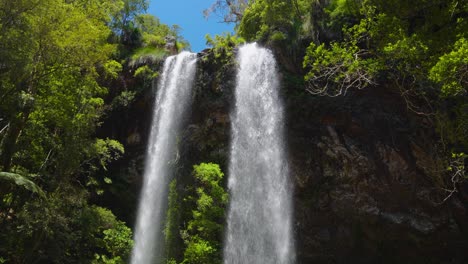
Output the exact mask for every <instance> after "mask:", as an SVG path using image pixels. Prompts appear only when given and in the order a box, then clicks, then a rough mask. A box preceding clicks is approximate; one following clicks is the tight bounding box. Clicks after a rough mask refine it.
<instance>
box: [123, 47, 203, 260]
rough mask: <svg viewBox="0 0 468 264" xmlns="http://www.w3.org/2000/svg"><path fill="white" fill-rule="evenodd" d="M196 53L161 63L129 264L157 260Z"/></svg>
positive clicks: (188, 99) (159, 253)
mask: <svg viewBox="0 0 468 264" xmlns="http://www.w3.org/2000/svg"><path fill="white" fill-rule="evenodd" d="M195 67H196V54H193V53H189V52H182V53H181V54H179V55H177V56H171V57H169V58H167V59H166V62H165V63H164V70H163V73H162V75H161V77H160V80H159V84H158V94H157V96H156V101H155V106H154V112H153V122H152V124H151V133H150V139H149V145H148V150H147V154H146V167H145V175H144V182H143V187H142V190H141V195H140V204H139V208H138V216H137V223H136V228H135V237H134V239H135V246H134V247H133V251H132V260H131V263H132V264H153V263H154V262H156V263H160V261H161V260H160V259H161V256H160V255H161V251H162V248H163V247H162V245H161V243H162V239H161V237H162V230H161V229H162V223H161V222H162V221H161V220H162V218H163V216H164V209H165V208H166V205H165V201H167V197H166V194H167V188H168V183H169V179H170V176H171V168H170V165H169V163H170V161H171V160H172V159H173V158H174V154H175V150H176V140H177V138H176V136H177V134H178V131H179V129H180V125H181V120H182V119H183V117H184V116H183V115H184V112H186V109H187V108H188V105H189V101H190V97H191V94H192V92H191V88H192V87H191V86H192V82H193V79H194V75H195Z"/></svg>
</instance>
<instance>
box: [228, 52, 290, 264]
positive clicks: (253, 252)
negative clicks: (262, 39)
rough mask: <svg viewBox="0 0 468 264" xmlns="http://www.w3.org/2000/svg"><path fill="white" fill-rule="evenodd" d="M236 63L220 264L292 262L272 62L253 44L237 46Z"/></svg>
mask: <svg viewBox="0 0 468 264" xmlns="http://www.w3.org/2000/svg"><path fill="white" fill-rule="evenodd" d="M237 60H238V64H239V67H240V68H239V70H238V74H237V87H236V92H235V107H234V110H233V112H232V135H231V150H230V151H231V153H230V164H229V180H228V187H229V192H230V205H229V211H228V215H227V231H226V237H225V246H224V252H223V254H224V263H225V264H234V263H239V264H245V263H255V264H257V263H262V264H285V263H287V264H289V263H294V262H295V252H294V245H293V238H292V227H291V225H292V202H291V198H292V197H291V196H292V188H291V184H290V182H289V175H288V174H289V172H288V165H287V160H286V154H285V150H284V149H285V147H284V144H283V142H284V141H285V139H284V135H283V134H284V133H283V130H284V128H283V126H284V117H283V106H282V104H281V101H280V99H279V92H278V89H279V80H278V79H279V78H278V73H277V69H276V62H275V59H274V57H273V54H272V53H271V51H269V50H267V49H264V48H260V47H258V45H257V44H256V43H253V44H248V45H244V46H242V47H241V48H240V50H239V54H238V56H237Z"/></svg>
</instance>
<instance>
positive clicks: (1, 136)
mask: <svg viewBox="0 0 468 264" xmlns="http://www.w3.org/2000/svg"><path fill="white" fill-rule="evenodd" d="M147 7H148V2H147V1H146V0H120V1H114V0H91V1H90V0H86V1H84V0H73V1H65V0H18V1H7V0H1V1H0V160H1V161H0V182H1V183H0V226H1V228H2V234H1V235H0V241H1V243H0V244H1V246H0V263H91V262H93V263H125V262H126V261H127V259H128V256H129V253H130V250H131V247H132V243H133V242H132V232H131V229H130V228H129V227H128V226H127V225H126V223H124V222H122V221H120V220H118V219H117V218H116V216H115V215H114V214H113V213H112V212H111V211H110V210H109V209H106V208H104V207H103V205H102V204H101V206H98V205H95V204H93V203H92V202H91V201H92V200H97V199H96V197H99V196H100V195H103V193H105V192H106V191H108V190H109V189H110V188H112V185H113V181H118V180H119V179H116V178H115V175H110V174H108V173H107V168H108V165H109V164H110V163H111V162H112V161H114V160H117V159H118V158H120V157H121V156H122V155H123V154H124V152H125V149H124V146H123V145H122V144H121V143H120V142H118V141H116V140H114V139H109V138H107V137H104V138H99V137H98V136H97V133H96V131H97V129H99V126H100V124H101V122H102V121H101V120H102V117H103V116H104V115H110V114H111V113H113V112H115V111H120V109H121V108H122V107H125V106H126V105H128V104H129V103H130V102H131V101H132V100H133V99H134V98H135V97H137V96H138V95H139V93H141V92H142V90H144V89H146V88H148V86H149V84H150V83H151V82H150V81H151V80H150V81H148V79H151V78H153V77H154V76H155V75H156V74H157V72H156V68H154V66H152V67H150V66H148V65H147V64H146V63H147V62H148V61H151V62H157V61H161V60H163V59H164V57H165V56H167V54H169V53H170V52H176V51H177V49H178V48H182V47H184V46H186V45H187V43H186V42H185V41H184V40H183V39H181V38H180V37H179V36H178V32H177V31H178V28H177V27H169V26H167V25H164V24H161V23H160V22H159V21H158V19H157V18H155V17H153V16H151V15H147V14H143V13H144V12H145V10H146V8H147ZM168 45H172V50H171V49H169V48H166V49H165V46H168ZM126 82H132V83H133V84H134V85H133V86H132V87H128V86H127V85H126ZM93 197H94V198H93ZM104 206H105V205H104Z"/></svg>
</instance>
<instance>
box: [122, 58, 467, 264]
mask: <svg viewBox="0 0 468 264" xmlns="http://www.w3.org/2000/svg"><path fill="white" fill-rule="evenodd" d="M235 75H236V68H235V64H219V63H216V60H215V59H214V56H213V54H211V53H210V52H207V53H203V54H200V60H199V66H198V71H197V79H196V83H195V87H194V89H195V93H194V98H193V104H192V109H191V114H190V116H189V117H187V120H186V126H185V130H184V133H183V135H181V136H180V143H179V144H180V146H181V149H180V152H179V155H178V157H177V159H176V162H175V164H176V169H177V175H176V177H177V178H179V179H182V180H183V181H186V182H190V181H191V179H190V177H191V176H190V175H191V174H190V171H191V169H192V165H194V164H197V163H200V162H216V163H219V164H220V165H221V167H222V169H223V171H224V172H225V173H226V175H227V174H228V171H227V166H228V164H227V162H228V154H229V139H230V135H229V132H230V120H229V114H230V110H231V104H232V102H233V89H234V87H235ZM282 77H283V78H282V79H283V87H282V94H283V96H284V102H285V105H286V114H287V125H286V127H287V137H288V143H287V144H288V145H289V148H288V149H289V158H290V159H289V160H290V167H291V177H292V180H293V182H294V184H295V191H294V205H295V208H294V211H295V216H294V219H295V222H294V230H295V237H296V247H297V254H298V263H463V261H464V260H466V259H468V239H467V233H466V230H467V229H466V227H467V224H468V214H467V204H468V201H467V200H466V198H464V197H466V196H463V195H464V194H463V193H456V194H455V195H453V196H452V197H451V198H450V199H449V200H448V201H446V202H444V203H441V201H442V200H443V198H444V197H445V196H446V195H447V193H445V192H443V191H442V190H441V186H443V185H442V184H441V182H442V177H445V176H444V170H445V168H443V165H442V164H440V162H439V161H438V158H437V153H438V148H439V147H440V146H439V145H438V144H437V143H436V142H437V141H438V138H437V135H436V134H435V132H434V128H433V125H432V124H431V122H430V119H428V118H426V117H424V116H418V115H416V114H414V113H412V112H411V111H408V110H407V108H406V104H405V101H404V100H403V99H402V98H401V97H400V96H399V95H398V94H393V93H391V92H389V91H390V90H391V89H386V88H385V87H378V88H368V89H366V90H362V91H357V92H351V93H348V94H347V95H346V96H343V97H337V98H328V97H317V96H313V95H310V94H307V93H305V92H304V87H302V84H301V82H294V81H293V80H294V78H291V77H290V76H289V75H288V74H283V76H282ZM142 100H143V99H142ZM145 100H148V98H146V99H145ZM143 101H144V100H143ZM140 104H141V105H140V106H141V107H143V108H144V107H150V106H151V104H150V103H146V104H144V103H141V102H140ZM137 109H138V108H137ZM142 113H145V115H144V116H147V115H150V114H151V109H146V110H144V111H143V110H142ZM145 120H148V118H146V119H145ZM121 122H122V123H123V121H121ZM142 122H143V121H141V122H136V123H138V124H142ZM130 123H131V122H130ZM147 130H148V127H147V126H144V125H140V126H134V127H132V128H128V129H127V130H126V131H128V133H127V134H126V135H121V136H120V137H122V138H125V139H126V140H128V139H129V138H130V139H132V135H138V138H142V139H145V138H146V137H147V135H148V131H147ZM123 134H125V133H123ZM133 137H135V136H133ZM145 141H146V140H140V141H131V140H130V141H128V142H127V144H128V145H131V146H133V147H131V149H134V151H130V152H129V155H130V156H127V159H126V160H123V161H121V162H120V163H119V164H117V165H115V167H114V170H115V171H121V172H122V171H127V172H128V171H129V170H128V168H129V167H131V166H130V165H131V164H134V163H135V160H139V162H137V163H138V164H140V165H139V166H140V169H135V170H134V172H133V175H134V180H133V181H130V182H133V183H134V185H133V187H134V188H132V190H137V189H138V188H137V187H138V177H139V175H142V174H141V173H140V172H141V164H142V160H141V156H142V155H144V152H143V150H144V144H145V143H144V142H145ZM132 155H133V158H132V157H131V156H132ZM137 156H138V157H140V158H139V159H137V158H135V157H137ZM132 162H133V163H132ZM137 167H138V166H137ZM130 174H131V173H130ZM130 178H131V177H130ZM135 183H136V184H135ZM133 199H134V198H133ZM134 201H135V204H136V199H134ZM130 207H131V206H130ZM135 208H136V206H135ZM130 218H131V217H130Z"/></svg>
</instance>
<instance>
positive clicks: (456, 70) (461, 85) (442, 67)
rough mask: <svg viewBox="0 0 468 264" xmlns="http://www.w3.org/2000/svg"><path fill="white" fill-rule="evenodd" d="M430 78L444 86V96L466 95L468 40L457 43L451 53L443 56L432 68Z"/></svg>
mask: <svg viewBox="0 0 468 264" xmlns="http://www.w3.org/2000/svg"><path fill="white" fill-rule="evenodd" d="M429 77H430V78H431V80H433V81H435V82H438V83H440V84H442V94H443V95H444V96H457V95H466V94H467V92H468V40H467V39H466V38H464V37H462V38H460V39H458V40H457V42H455V45H454V48H453V50H452V51H450V52H449V53H446V54H444V55H442V56H441V57H440V58H439V61H438V62H437V63H436V64H435V65H434V67H432V69H431V71H430V75H429Z"/></svg>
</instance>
